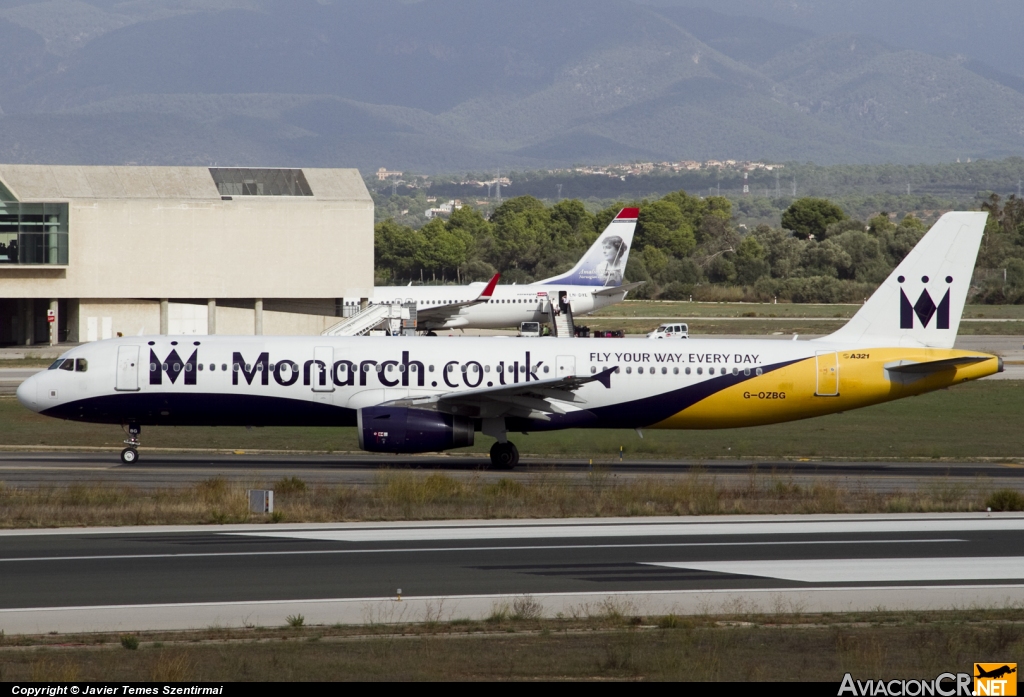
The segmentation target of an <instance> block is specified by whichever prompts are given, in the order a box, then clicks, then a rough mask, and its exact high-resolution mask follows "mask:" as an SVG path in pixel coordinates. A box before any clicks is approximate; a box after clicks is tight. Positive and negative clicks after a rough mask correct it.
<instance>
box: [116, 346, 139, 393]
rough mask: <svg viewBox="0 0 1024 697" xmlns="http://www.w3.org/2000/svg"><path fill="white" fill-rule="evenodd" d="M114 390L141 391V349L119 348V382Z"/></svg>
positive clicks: (134, 347) (133, 347)
mask: <svg viewBox="0 0 1024 697" xmlns="http://www.w3.org/2000/svg"><path fill="white" fill-rule="evenodd" d="M114 389H115V390H117V391H119V392H138V391H139V347H138V346H118V347H117V382H115V384H114Z"/></svg>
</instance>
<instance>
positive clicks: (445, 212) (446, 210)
mask: <svg viewBox="0 0 1024 697" xmlns="http://www.w3.org/2000/svg"><path fill="white" fill-rule="evenodd" d="M460 208H462V201H460V200H459V199H457V198H455V199H452V200H450V201H449V202H448V203H442V204H441V205H440V206H438V207H437V208H428V209H427V210H426V211H424V214H425V215H426V216H427V217H428V218H436V217H438V216H442V217H443V216H449V215H451V214H452V211H455V210H458V209H460Z"/></svg>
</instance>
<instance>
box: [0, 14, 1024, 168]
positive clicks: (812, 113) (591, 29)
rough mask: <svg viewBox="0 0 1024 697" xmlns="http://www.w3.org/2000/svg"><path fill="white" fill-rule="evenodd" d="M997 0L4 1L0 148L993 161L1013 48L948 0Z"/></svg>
mask: <svg viewBox="0 0 1024 697" xmlns="http://www.w3.org/2000/svg"><path fill="white" fill-rule="evenodd" d="M893 5H895V6H900V7H901V8H902V9H900V10H898V11H897V10H893V9H892V8H891V7H890V6H893ZM773 6H775V10H774V11H773V12H767V11H766V8H767V9H768V10H771V9H772V7H773ZM958 6H959V8H960V9H959V10H958ZM929 7H931V8H933V10H935V8H938V9H937V10H936V11H933V12H931V13H929V12H928V8H929ZM1008 7H1009V8H1012V4H1011V5H1008V4H1007V3H1006V2H1004V1H1003V0H977V2H975V3H954V4H950V0H930V2H929V3H921V2H917V0H912V1H910V2H907V3H891V2H890V3H881V2H877V1H876V0H847V1H846V2H840V0H808V1H807V2H802V3H801V2H798V1H797V0H789V1H788V2H787V3H781V4H780V3H774V1H772V2H760V3H759V2H754V0H720V1H719V2H717V3H716V4H714V5H712V4H711V3H706V2H701V1H700V0H674V1H673V0H659V1H658V2H653V1H652V2H634V1H632V0H555V1H554V2H540V0H504V1H503V2H499V1H497V0H421V1H418V2H410V1H403V0H344V1H341V0H339V1H338V2H329V1H328V0H322V1H320V2H317V1H315V0H288V1H287V2H285V1H283V0H127V1H126V0H88V1H86V0H44V1H41V2H40V1H35V0H13V1H8V2H5V3H2V4H0V161H4V162H44V163H58V164H61V163H64V164H124V163H138V164H193V165H207V164H211V165H212V164H217V165H219V166H233V165H247V166H321V167H359V168H361V169H363V170H364V171H365V172H367V173H368V172H370V171H372V170H376V169H377V167H381V166H383V167H387V168H389V169H404V170H413V171H418V172H423V173H436V172H454V171H465V170H488V171H490V170H494V169H497V168H501V169H506V170H507V169H510V168H512V169H527V168H540V167H553V166H567V165H571V164H574V163H584V162H587V163H600V162H611V161H629V160H651V159H653V160H659V161H661V160H681V159H689V160H705V159H711V158H717V159H737V160H769V161H776V162H779V161H813V162H816V163H819V164H831V163H877V162H894V163H911V162H943V161H953V160H955V159H957V158H968V157H971V158H999V157H1005V156H1009V155H1018V154H1020V153H1021V150H1022V146H1024V77H1022V76H1024V53H1021V49H1020V47H1019V46H1018V45H1017V44H1016V43H1014V45H1013V46H1012V47H1010V46H1008V47H1006V48H1005V50H1002V51H1001V52H1000V51H999V50H995V49H994V48H993V46H992V45H991V44H993V43H998V42H994V41H992V40H986V37H985V36H984V35H983V34H981V33H979V32H980V30H977V27H975V24H976V23H971V22H970V21H967V20H966V19H965V16H966V15H965V13H969V12H971V11H975V12H980V11H981V10H984V9H986V8H988V9H989V10H991V12H990V14H991V15H992V16H993V17H994V18H995V19H999V20H1001V23H1000V26H998V27H995V28H993V29H992V32H991V35H990V37H989V38H990V39H991V37H996V38H998V37H1002V36H1008V35H1009V34H1008V32H1011V33H1014V32H1015V33H1014V34H1013V35H1019V30H1020V29H1021V28H1022V27H1021V22H1020V20H1019V19H1016V17H1015V15H1013V14H1012V13H1010V14H1007V12H1006V11H1005V10H1007V8H1008ZM794 8H795V9H794ZM801 8H802V9H801ZM851 8H852V9H851ZM858 8H859V10H860V11H862V12H863V13H868V14H867V16H866V17H865V16H864V15H863V14H857V13H856V11H857V10H858ZM887 8H888V9H887ZM915 8H916V11H917V12H918V13H919V17H920V18H921V21H920V22H919V25H920V26H918V28H917V29H916V30H914V29H913V28H912V27H911V26H906V27H902V32H901V31H894V30H893V27H891V26H888V25H887V26H885V27H882V29H881V30H873V29H872V24H871V22H870V13H872V12H874V13H876V15H877V16H878V17H879V18H883V19H887V21H888V23H889V24H892V23H893V22H896V21H897V20H898V21H899V22H904V23H912V22H913V21H914V18H915ZM969 8H973V10H972V9H969ZM829 9H831V10H834V13H832V14H830V13H829V12H827V11H826V10H829ZM798 10H800V11H798ZM894 12H895V14H894ZM957 12H959V14H957ZM1000 13H1002V14H1000ZM843 17H847V19H846V21H842V18H843ZM862 20H863V21H862ZM1014 23H1016V24H1014ZM958 25H959V26H960V27H967V28H966V29H964V31H963V32H962V33H963V35H964V37H965V38H964V39H963V41H960V42H957V41H954V40H951V39H950V37H956V36H957V34H956V32H957V27H958ZM896 28H897V29H900V28H901V27H896ZM926 31H930V32H931V33H932V34H933V35H934V36H935V37H936V39H935V42H934V43H933V44H931V45H929V44H928V43H927V41H926V39H927V36H922V34H923V33H926ZM1018 53H1021V55H1018Z"/></svg>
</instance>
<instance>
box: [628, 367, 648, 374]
mask: <svg viewBox="0 0 1024 697" xmlns="http://www.w3.org/2000/svg"><path fill="white" fill-rule="evenodd" d="M626 372H627V373H628V372H629V368H626ZM636 374H637V375H643V374H644V369H643V366H641V367H639V368H637V369H636Z"/></svg>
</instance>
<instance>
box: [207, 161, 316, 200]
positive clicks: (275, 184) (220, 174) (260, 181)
mask: <svg viewBox="0 0 1024 697" xmlns="http://www.w3.org/2000/svg"><path fill="white" fill-rule="evenodd" d="M210 175H211V176H212V177H213V181H214V183H215V184H216V185H217V191H219V192H220V194H221V196H312V195H313V191H312V190H311V189H310V188H309V183H308V182H307V181H306V175H304V174H303V173H302V170H301V169H251V168H245V167H211V168H210Z"/></svg>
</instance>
